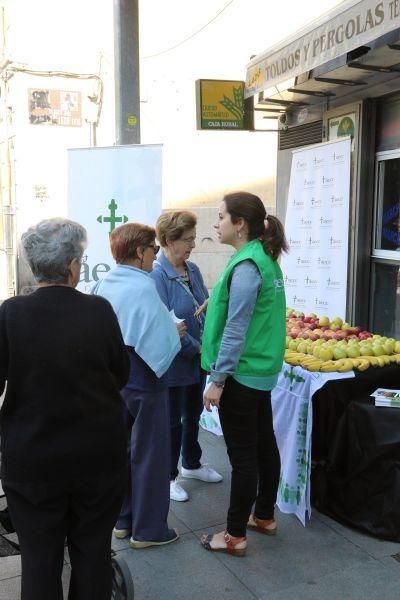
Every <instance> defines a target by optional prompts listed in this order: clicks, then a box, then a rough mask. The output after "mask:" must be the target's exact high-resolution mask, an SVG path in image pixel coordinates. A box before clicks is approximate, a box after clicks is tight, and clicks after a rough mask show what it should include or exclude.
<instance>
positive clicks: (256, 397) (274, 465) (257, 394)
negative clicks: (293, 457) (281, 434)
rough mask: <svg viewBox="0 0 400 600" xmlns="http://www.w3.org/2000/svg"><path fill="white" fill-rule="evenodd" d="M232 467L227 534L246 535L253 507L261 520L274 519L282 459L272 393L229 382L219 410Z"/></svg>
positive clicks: (231, 379) (229, 379)
mask: <svg viewBox="0 0 400 600" xmlns="http://www.w3.org/2000/svg"><path fill="white" fill-rule="evenodd" d="M219 416H220V420H221V426H222V431H223V433H224V438H225V442H226V446H227V451H228V456H229V460H230V463H231V466H232V481H231V497H230V505H229V510H228V518H227V531H228V533H229V534H230V535H233V536H235V537H242V536H245V535H246V525H247V521H248V519H249V516H250V513H251V509H252V506H253V504H254V502H255V507H254V514H255V516H256V517H258V518H259V519H272V518H273V516H274V506H275V502H276V495H277V491H278V485H279V476H280V466H281V465H280V456H279V450H278V446H277V444H276V439H275V434H274V430H273V422H272V409H271V392H264V391H260V390H255V389H253V388H249V387H247V386H244V385H241V384H240V383H238V382H237V381H235V380H234V379H233V378H232V377H229V378H228V379H227V381H226V384H225V387H224V391H223V393H222V396H221V404H220V409H219Z"/></svg>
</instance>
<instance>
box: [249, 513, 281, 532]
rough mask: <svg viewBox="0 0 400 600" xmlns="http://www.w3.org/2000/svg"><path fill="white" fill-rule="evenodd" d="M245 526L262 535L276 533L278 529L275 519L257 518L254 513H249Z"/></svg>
mask: <svg viewBox="0 0 400 600" xmlns="http://www.w3.org/2000/svg"><path fill="white" fill-rule="evenodd" d="M247 527H248V528H249V529H254V531H259V532H260V533H263V534H264V535H276V532H277V531H278V528H277V526H276V521H275V519H258V518H257V517H255V516H254V515H250V519H249V521H248V523H247Z"/></svg>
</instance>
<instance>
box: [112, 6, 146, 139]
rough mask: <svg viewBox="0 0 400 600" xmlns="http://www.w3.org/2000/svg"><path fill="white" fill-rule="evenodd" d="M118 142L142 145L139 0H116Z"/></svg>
mask: <svg viewBox="0 0 400 600" xmlns="http://www.w3.org/2000/svg"><path fill="white" fill-rule="evenodd" d="M114 51H115V62H114V64H115V141H116V144H117V145H124V144H140V88H139V7H138V0H114Z"/></svg>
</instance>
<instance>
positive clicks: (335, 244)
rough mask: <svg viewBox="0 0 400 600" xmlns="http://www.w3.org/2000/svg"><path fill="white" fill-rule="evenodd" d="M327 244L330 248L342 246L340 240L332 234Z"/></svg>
mask: <svg viewBox="0 0 400 600" xmlns="http://www.w3.org/2000/svg"><path fill="white" fill-rule="evenodd" d="M329 245H330V247H331V248H335V249H340V248H341V247H342V240H339V239H337V238H334V237H333V236H332V235H331V237H330V238H329Z"/></svg>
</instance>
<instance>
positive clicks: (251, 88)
mask: <svg viewBox="0 0 400 600" xmlns="http://www.w3.org/2000/svg"><path fill="white" fill-rule="evenodd" d="M333 12H335V13H336V14H334V16H332V17H331V18H327V19H326V20H325V23H323V24H321V25H319V26H318V27H314V28H313V29H308V30H306V32H305V33H304V34H303V35H300V37H299V38H297V39H294V40H293V38H292V41H290V42H289V43H286V44H285V43H283V44H280V45H278V46H275V47H273V48H272V49H271V50H270V51H267V52H265V53H264V54H261V55H260V56H258V57H255V58H254V59H253V60H252V62H251V63H250V64H249V65H248V68H247V76H246V87H245V97H246V98H249V97H250V96H253V95H254V94H256V93H257V92H261V91H263V90H265V89H267V88H270V87H273V86H276V85H277V84H278V83H282V82H284V81H287V80H289V79H291V78H293V77H296V75H301V74H302V73H306V72H308V71H310V70H311V69H315V68H316V67H318V66H319V65H323V64H324V63H326V62H328V61H330V60H333V59H335V58H337V57H339V56H342V55H343V54H346V53H347V52H350V51H351V50H354V49H355V48H359V47H360V46H366V45H368V42H371V41H372V40H374V39H377V38H378V37H380V36H382V35H384V34H386V33H388V32H390V31H393V30H394V29H397V28H399V27H400V2H399V0H383V1H381V2H378V1H377V0H362V1H361V2H356V3H353V4H352V6H349V7H348V8H347V10H344V11H343V12H340V13H338V12H337V10H336V11H332V13H331V14H333Z"/></svg>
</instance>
